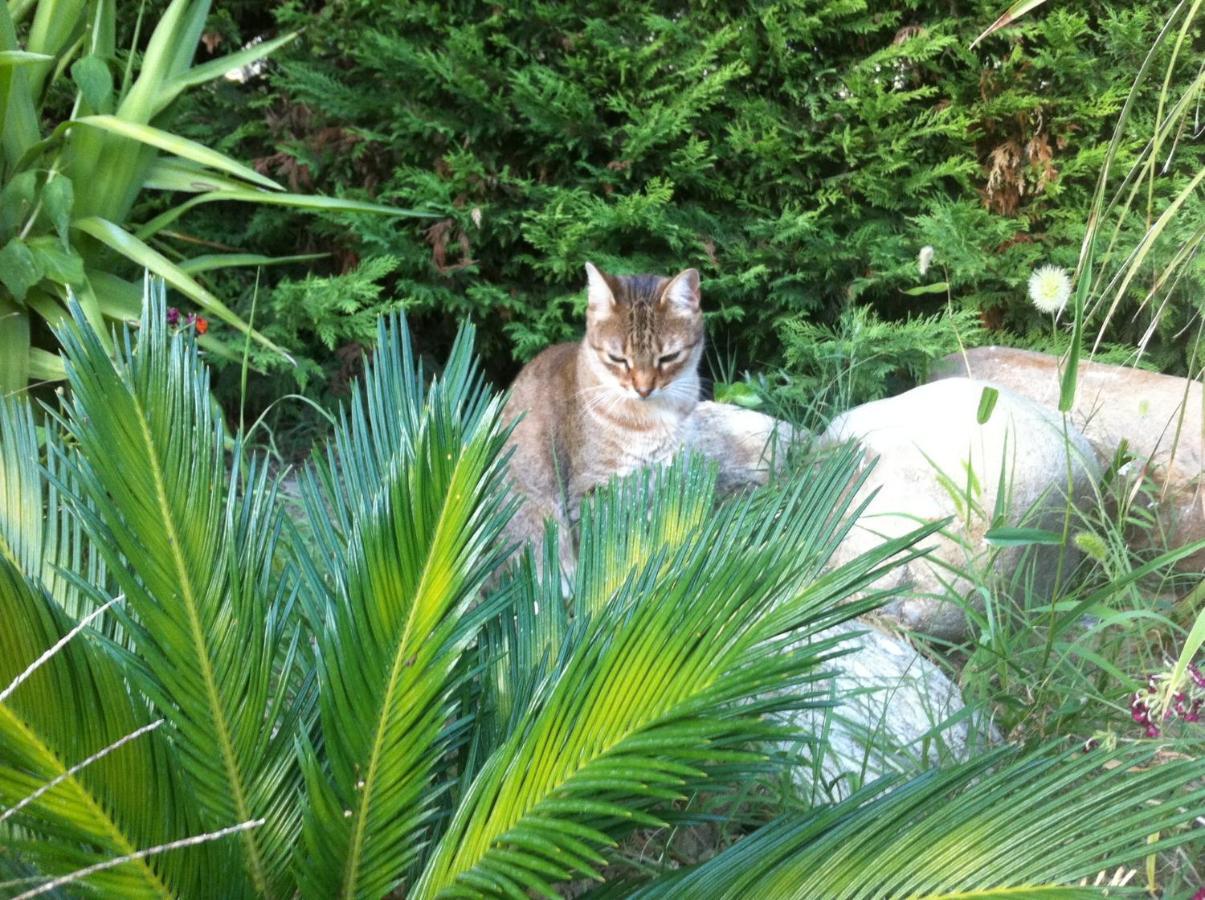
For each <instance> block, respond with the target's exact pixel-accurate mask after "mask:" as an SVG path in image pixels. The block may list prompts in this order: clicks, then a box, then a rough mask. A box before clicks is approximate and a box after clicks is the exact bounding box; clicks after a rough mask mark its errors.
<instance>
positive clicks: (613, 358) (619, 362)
mask: <svg viewBox="0 0 1205 900" xmlns="http://www.w3.org/2000/svg"><path fill="white" fill-rule="evenodd" d="M607 359H609V360H611V362H613V363H615V365H617V366H623V367H624V368H625V369H626V368H627V367H628V361H627V360H626V359H624V358H623V357H622V356H616V355H615V354H614V353H608V354H607Z"/></svg>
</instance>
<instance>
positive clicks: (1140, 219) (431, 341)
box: [189, 0, 1203, 380]
mask: <svg viewBox="0 0 1205 900" xmlns="http://www.w3.org/2000/svg"><path fill="white" fill-rule="evenodd" d="M999 7H1000V2H999V0H976V2H972V3H969V4H962V5H961V6H959V7H958V8H957V9H956V10H954V9H952V8H951V7H950V6H949V5H948V4H946V3H939V2H935V0H909V2H905V3H898V4H889V5H885V4H871V3H866V2H846V0H841V2H835V0H790V2H773V3H765V4H758V5H756V6H755V7H750V5H749V4H745V3H739V4H738V3H708V4H691V5H689V6H688V5H686V4H674V3H664V2H651V0H642V2H630V3H623V4H588V5H585V6H583V5H581V4H563V3H552V2H537V3H528V4H519V5H507V4H494V3H472V2H464V3H451V4H377V3H368V2H363V0H350V2H347V3H339V4H328V5H324V6H322V7H320V8H318V9H314V8H313V7H310V6H308V5H298V4H284V5H281V6H279V7H277V13H276V15H277V20H278V22H279V24H280V25H281V26H283V27H286V28H302V27H304V29H305V30H304V33H303V35H302V37H301V38H300V39H299V41H298V42H296V43H295V44H294V45H293V46H292V47H291V48H289V49H288V50H287V51H286V54H285V55H283V56H281V57H280V58H281V60H282V63H281V65H280V67H279V68H278V69H274V70H273V71H272V75H271V79H270V83H268V84H265V83H262V82H261V83H259V84H256V85H253V86H251V87H249V88H247V89H242V90H241V91H238V92H231V91H229V90H228V89H227V88H226V87H223V88H222V90H221V91H219V92H217V93H214V94H211V95H207V96H205V97H203V98H199V99H200V100H202V101H203V102H204V104H205V105H204V106H198V107H196V108H194V109H193V110H192V111H191V112H190V113H189V117H190V118H191V119H193V120H194V126H193V127H194V128H196V129H198V130H199V131H200V130H206V129H209V128H211V126H210V125H208V124H205V123H210V122H212V121H219V122H221V121H224V120H225V119H229V118H230V116H231V110H237V111H241V110H244V109H245V104H246V102H247V97H248V93H247V92H248V91H251V94H250V96H251V97H252V98H253V99H254V102H255V103H256V104H257V105H258V106H259V107H260V108H262V109H263V111H264V112H263V121H262V122H260V123H259V124H258V125H255V126H247V127H244V128H242V129H241V130H239V131H238V136H237V138H236V139H234V140H233V142H232V144H231V147H232V148H234V147H240V148H244V149H240V151H239V152H241V153H243V154H244V155H250V156H259V158H260V160H261V162H262V163H263V164H264V165H265V166H266V167H267V169H268V170H269V171H271V172H273V174H276V175H278V176H279V177H281V178H292V179H294V180H296V181H297V182H298V183H301V184H310V183H312V184H314V185H316V186H318V187H320V188H321V189H323V190H326V191H330V192H336V191H340V190H343V189H344V188H351V187H359V188H367V189H370V190H372V191H373V192H375V193H376V195H377V196H378V197H379V198H381V199H383V200H386V201H388V202H398V203H402V204H406V205H414V204H417V203H423V204H430V205H431V206H432V208H434V209H436V210H438V211H439V212H440V214H441V216H442V218H440V219H439V220H438V221H437V222H436V223H435V224H434V225H433V226H431V227H428V226H427V225H423V226H422V227H416V226H415V225H413V224H412V223H394V222H387V221H383V220H378V221H365V222H362V223H359V224H358V225H357V227H356V234H355V236H354V237H351V236H349V235H348V234H347V228H346V223H345V222H344V221H340V222H337V223H336V222H333V221H332V222H330V223H327V224H326V225H325V226H324V227H323V228H322V229H321V233H320V234H318V235H315V234H313V233H312V232H307V233H306V234H304V235H303V236H302V239H301V240H300V241H299V240H298V232H299V231H300V229H296V228H293V227H290V226H289V224H288V220H287V219H285V220H280V219H279V217H277V221H269V220H268V219H267V217H263V216H260V217H256V218H255V219H254V220H253V221H252V222H250V223H231V222H229V221H226V220H222V221H221V223H220V225H221V227H223V228H229V227H231V226H233V229H234V230H233V234H235V235H238V234H239V233H240V231H239V229H240V228H243V227H246V228H248V229H252V230H254V231H255V232H257V233H260V234H264V235H266V234H268V233H271V235H273V236H274V239H275V240H277V241H278V242H279V243H277V244H273V246H275V247H276V249H277V252H282V253H292V252H299V251H301V250H307V249H314V248H315V247H321V246H323V244H324V243H329V244H334V245H335V246H337V247H341V248H342V249H343V251H344V255H345V256H346V255H347V254H352V253H354V254H355V255H358V256H361V257H370V256H377V255H382V254H387V255H390V256H392V257H395V258H396V259H397V260H398V261H399V264H398V268H397V270H396V271H395V272H394V273H393V274H392V275H391V276H390V277H389V278H388V279H387V282H386V283H387V288H388V290H387V297H390V298H395V299H397V300H400V301H401V302H403V303H404V304H405V305H406V306H407V308H408V309H409V311H410V314H411V319H412V321H413V322H414V324H415V328H416V333H417V334H418V335H419V337H420V340H421V341H422V342H423V344H424V345H426V346H435V347H440V346H446V345H447V344H448V342H449V341H450V340H451V337H452V334H453V329H451V328H450V327H449V326H448V322H449V320H452V321H454V320H456V319H458V318H461V317H469V318H472V319H473V320H474V321H475V322H477V323H478V325H479V327H480V329H481V332H480V333H481V346H482V352H483V354H484V355H485V360H486V365H487V369H488V370H489V371H490V372H491V374H493V375H495V376H496V377H497V378H498V379H499V380H503V379H505V378H507V377H508V376H509V375H511V374H513V372H514V370H515V367H516V364H517V361H518V360H522V359H526V358H529V357H530V356H531V355H532V354H534V353H535V352H536V351H537V350H538V349H540V348H541V347H543V346H544V345H546V344H547V343H549V342H552V341H557V340H564V339H566V338H569V337H571V336H573V335H575V334H577V333H578V330H579V312H580V309H581V305H582V302H583V301H582V290H581V288H582V280H583V279H582V263H583V262H584V261H585V260H587V259H593V260H595V261H596V262H599V263H600V264H603V265H609V266H613V267H616V268H617V269H620V270H644V271H668V270H672V269H676V268H679V267H681V266H683V265H688V264H689V265H695V266H698V267H699V268H700V269H701V271H702V272H703V273H704V282H705V287H704V293H705V303H706V308H707V309H708V311H709V320H710V327H711V331H712V334H713V338H714V340H715V342H716V343H717V344H718V345H719V346H720V347H722V348H725V349H731V350H732V352H734V353H736V354H737V355H738V356H739V359H738V362H739V364H740V366H741V367H742V368H743V367H746V366H750V365H754V366H756V365H763V364H774V363H779V362H781V361H782V353H781V348H780V346H779V345H778V343H777V341H776V340H775V335H776V333H777V332H776V328H777V325H778V323H779V322H780V321H781V320H782V319H784V318H791V319H799V318H803V319H808V320H818V321H832V320H833V319H835V318H836V315H837V313H838V311H839V310H841V309H843V308H845V307H846V306H847V305H848V304H849V303H850V302H851V301H852V302H855V303H857V304H859V305H862V306H868V307H871V308H873V309H874V310H876V311H877V313H878V314H879V315H880V317H882V318H884V319H887V320H894V319H897V318H900V317H902V316H903V315H904V314H905V313H909V314H911V313H915V312H920V313H923V314H932V313H934V312H936V311H937V310H938V308H939V303H938V298H928V299H927V300H926V299H922V300H919V301H918V300H916V299H914V298H910V297H907V296H906V295H905V294H903V293H902V292H903V291H904V290H907V289H909V288H911V287H913V286H914V285H916V284H917V278H916V273H915V259H916V254H917V251H918V250H919V249H920V247H921V246H923V245H925V244H930V245H932V246H934V247H935V248H936V254H937V261H938V263H939V264H940V265H942V266H944V267H945V270H946V274H947V275H948V280H949V282H950V285H951V288H952V291H953V296H954V297H955V298H956V303H957V304H958V305H959V306H960V307H961V308H966V309H974V310H978V311H980V313H981V314H982V318H983V321H984V323H985V324H986V325H987V326H988V327H989V328H990V329H994V330H997V331H1001V330H1003V331H1006V332H1010V333H1013V334H1032V335H1036V336H1037V338H1038V339H1039V340H1046V339H1047V337H1048V336H1049V333H1050V330H1049V324H1050V323H1049V319H1048V318H1045V317H1043V316H1040V315H1039V314H1037V313H1036V312H1035V311H1034V310H1033V309H1032V308H1031V307H1030V305H1029V303H1028V301H1027V300H1026V297H1025V282H1026V279H1027V277H1028V275H1029V273H1030V271H1031V269H1032V268H1033V267H1034V266H1035V265H1037V264H1041V263H1054V264H1060V265H1062V266H1064V267H1066V268H1068V269H1070V268H1071V267H1073V265H1074V263H1075V260H1076V255H1077V252H1078V249H1079V246H1080V243H1081V241H1082V239H1083V231H1084V224H1085V221H1086V219H1087V215H1088V209H1089V206H1090V203H1091V198H1092V192H1093V186H1094V183H1095V181H1096V178H1097V175H1098V173H1099V170H1100V168H1101V164H1102V161H1103V159H1104V155H1105V151H1106V146H1107V143H1108V139H1109V136H1110V134H1111V132H1112V129H1113V125H1114V122H1115V120H1116V118H1117V114H1118V110H1119V109H1120V107H1121V105H1122V103H1123V102H1124V100H1125V98H1126V96H1127V93H1128V91H1129V88H1130V84H1131V81H1132V79H1133V77H1134V73H1135V72H1136V71H1137V70H1138V69H1139V67H1140V65H1141V63H1142V61H1143V59H1144V57H1145V55H1146V53H1147V51H1148V49H1149V48H1150V46H1151V44H1152V41H1153V38H1154V35H1155V34H1156V33H1157V32H1158V30H1159V29H1160V28H1161V27H1162V25H1163V23H1164V21H1165V19H1166V17H1167V15H1168V13H1169V11H1170V10H1171V8H1172V6H1171V4H1170V3H1154V4H1134V3H1128V2H1084V3H1078V4H1068V3H1049V4H1046V5H1045V6H1044V7H1042V8H1041V9H1039V10H1038V11H1036V12H1034V13H1031V14H1030V15H1029V16H1028V17H1026V18H1024V19H1023V20H1022V21H1021V22H1020V23H1019V24H1017V25H1015V26H1013V27H1011V28H1009V29H1006V30H1004V31H1002V32H1000V33H999V34H996V35H993V36H992V37H989V38H987V39H986V40H985V41H984V42H983V43H982V44H981V45H980V46H978V47H977V48H976V49H974V50H971V49H968V46H969V44H970V43H971V40H972V39H973V38H974V37H975V36H976V35H977V34H978V32H979V31H981V30H982V29H983V28H984V27H985V26H986V24H987V23H989V22H991V21H992V20H993V19H995V18H996V16H997V15H998V13H999V12H1000V8H999ZM234 18H235V20H236V22H240V21H241V20H240V19H239V15H238V13H237V12H236V13H235V16H234ZM239 27H240V28H242V35H241V39H246V38H248V37H250V36H252V35H253V34H255V33H256V31H255V30H254V29H255V28H256V27H262V23H259V24H258V25H256V24H253V22H252V20H251V18H250V16H247V17H246V22H245V23H243V24H239ZM1195 34H1196V30H1195V27H1194V29H1193V30H1191V31H1190V35H1189V38H1190V41H1191V38H1192V37H1193V35H1195ZM1190 45H1191V44H1190ZM1169 53H1170V49H1169V47H1168V46H1164V47H1163V48H1162V50H1161V51H1160V54H1159V57H1160V58H1159V62H1160V63H1161V64H1162V63H1166V61H1167V58H1168V54H1169ZM1189 57H1191V54H1186V53H1181V55H1180V58H1179V63H1178V65H1177V66H1176V69H1175V75H1176V77H1177V78H1179V77H1180V76H1183V78H1184V82H1185V83H1188V82H1191V79H1192V78H1193V77H1194V76H1195V75H1196V69H1195V68H1194V66H1195V63H1194V62H1193V61H1192V60H1191V59H1190V58H1189ZM1157 71H1161V70H1158V69H1157ZM1158 90H1159V84H1158V79H1154V80H1152V81H1148V83H1147V84H1145V85H1144V86H1143V87H1142V88H1141V90H1140V92H1139V94H1138V96H1137V97H1136V103H1135V108H1134V111H1133V114H1132V120H1133V124H1134V126H1135V128H1136V129H1138V130H1136V131H1135V134H1136V135H1138V137H1131V138H1128V139H1127V140H1125V141H1123V142H1122V145H1121V146H1120V149H1119V153H1118V157H1117V165H1118V167H1119V170H1120V171H1122V172H1124V171H1126V169H1127V168H1128V166H1129V164H1130V163H1131V162H1132V161H1133V160H1134V159H1135V158H1136V157H1137V154H1138V152H1139V151H1140V149H1141V145H1142V143H1144V142H1145V137H1141V134H1142V132H1141V128H1142V127H1147V129H1148V131H1147V133H1148V134H1149V125H1150V122H1151V121H1153V119H1154V117H1155V109H1156V105H1157V104H1156V100H1155V98H1156V95H1157V93H1158ZM240 114H241V113H240ZM1170 158H1171V167H1170V169H1169V171H1168V172H1167V173H1166V174H1164V173H1162V172H1158V173H1156V174H1155V177H1154V179H1153V182H1152V184H1153V196H1154V197H1155V198H1156V200H1158V199H1159V198H1164V197H1167V196H1173V195H1174V194H1175V192H1176V191H1178V190H1180V189H1182V188H1183V187H1184V186H1185V185H1186V184H1187V182H1188V179H1189V178H1190V177H1191V176H1192V174H1193V173H1194V172H1195V171H1196V170H1197V169H1198V168H1199V167H1200V162H1201V159H1202V150H1201V147H1200V144H1199V142H1196V143H1194V142H1192V141H1190V140H1188V138H1187V135H1185V136H1183V139H1181V140H1180V141H1179V142H1178V143H1177V144H1176V148H1175V152H1174V153H1173V154H1171V157H1170ZM1140 205H1142V204H1140ZM1146 217H1147V212H1146V210H1145V209H1142V210H1140V209H1138V208H1137V206H1136V207H1135V208H1134V210H1133V211H1132V213H1131V214H1130V215H1127V216H1126V217H1125V219H1124V221H1123V222H1122V227H1121V231H1120V237H1119V245H1118V246H1120V247H1132V246H1134V245H1135V244H1136V243H1137V236H1138V235H1139V234H1140V233H1141V232H1142V231H1143V230H1144V229H1145V225H1146ZM1185 218H1187V217H1185ZM214 224H215V227H217V224H218V223H214ZM1192 229H1193V223H1192V222H1189V221H1183V220H1182V221H1180V222H1178V223H1176V224H1175V226H1174V228H1173V231H1174V234H1169V235H1168V238H1169V241H1170V243H1169V244H1168V245H1167V247H1164V246H1160V247H1157V248H1155V252H1154V253H1153V255H1152V257H1151V259H1150V260H1148V261H1147V263H1148V266H1152V267H1153V266H1156V265H1161V264H1162V263H1163V262H1165V261H1166V259H1167V257H1168V255H1169V254H1171V253H1173V252H1174V249H1175V248H1177V247H1179V246H1181V245H1182V243H1183V242H1184V240H1186V239H1187V237H1188V236H1189V235H1190V234H1191V232H1192ZM1168 247H1170V248H1172V249H1168ZM345 269H346V266H341V267H340V268H339V269H337V270H336V271H344V270H345ZM1140 281H1146V279H1145V277H1144V278H1143V279H1140ZM1202 284H1203V279H1202V277H1201V274H1200V271H1199V269H1196V270H1191V271H1189V272H1187V273H1186V274H1185V276H1184V278H1182V279H1180V280H1179V281H1177V282H1176V283H1175V284H1169V285H1166V286H1165V287H1166V288H1168V289H1169V290H1168V291H1166V294H1167V296H1169V297H1170V303H1171V305H1172V306H1173V307H1175V308H1176V310H1178V313H1177V315H1174V316H1168V317H1167V318H1166V319H1165V321H1164V322H1163V323H1162V324H1161V325H1160V332H1159V337H1158V338H1157V339H1156V340H1155V341H1154V343H1153V344H1152V347H1151V351H1152V352H1153V353H1155V358H1156V359H1157V360H1158V361H1159V363H1160V364H1161V365H1163V366H1164V367H1170V368H1172V369H1177V368H1180V369H1182V368H1183V366H1184V365H1185V347H1184V344H1185V342H1186V340H1187V338H1185V337H1184V336H1179V337H1177V336H1176V335H1177V334H1178V332H1179V329H1180V328H1181V327H1182V325H1183V320H1184V318H1185V316H1186V315H1189V314H1190V313H1191V309H1192V308H1193V304H1194V303H1195V302H1196V300H1197V298H1199V297H1200V296H1201V293H1202V291H1201V288H1202ZM1149 287H1150V284H1149V283H1146V284H1143V285H1142V286H1141V287H1139V286H1138V285H1137V283H1136V284H1135V285H1133V286H1131V289H1130V290H1129V291H1128V292H1127V303H1128V304H1129V305H1130V308H1131V310H1132V309H1133V308H1134V307H1136V305H1137V301H1138V300H1140V299H1141V297H1142V296H1143V295H1144V294H1145V291H1146V289H1147V288H1149ZM942 299H943V300H944V298H942ZM1149 312H1150V310H1149V308H1148V310H1147V313H1149ZM1145 322H1146V320H1145V319H1144V318H1143V317H1142V316H1140V317H1139V319H1138V320H1137V321H1131V320H1130V318H1129V316H1115V317H1114V320H1113V324H1112V325H1111V327H1110V334H1109V335H1107V336H1106V337H1107V338H1108V339H1112V340H1116V341H1122V342H1124V341H1128V340H1131V338H1132V337H1133V336H1134V335H1135V334H1138V333H1141V330H1142V329H1143V328H1144V327H1145ZM1043 336H1046V337H1043ZM993 339H994V340H996V341H998V342H1001V343H1008V342H1009V340H1008V338H1007V337H1005V336H1004V335H1003V334H1000V335H998V336H996V337H994V338H993ZM297 349H299V350H301V351H302V352H304V353H308V354H311V355H313V356H315V357H316V358H319V359H321V358H322V357H324V356H325V355H326V351H325V349H323V348H322V347H321V345H320V344H319V343H318V342H316V341H311V342H310V343H309V344H308V345H307V346H306V347H303V348H297Z"/></svg>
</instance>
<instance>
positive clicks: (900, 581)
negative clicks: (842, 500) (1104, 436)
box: [823, 378, 1099, 640]
mask: <svg viewBox="0 0 1205 900" xmlns="http://www.w3.org/2000/svg"><path fill="white" fill-rule="evenodd" d="M984 387H985V384H984V383H983V382H980V381H972V380H970V379H966V378H952V379H948V380H944V381H938V382H934V383H932V384H927V385H923V386H921V387H918V388H915V389H913V390H911V391H908V392H906V393H904V394H900V395H899V396H896V397H890V398H888V399H886V400H877V401H875V402H873V403H867V404H864V405H863V406H859V407H856V408H855V409H852V410H850V411H849V412H846V413H844V414H843V415H841V416H839V417H838V418H837V419H835V420H834V421H833V422H832V424H831V425H830V426H829V429H828V430H827V431H826V432H825V435H824V437H823V440H824V441H835V442H840V441H846V440H857V441H858V442H860V443H861V445H862V446H863V447H864V448H865V449H866V451H867V453H868V456H869V457H870V458H873V459H875V460H876V463H875V466H874V468H873V470H872V471H871V473H870V476H869V478H868V480H867V482H866V483H865V484H864V485H863V487H862V488H861V489H860V490H859V492H858V494H857V496H856V497H855V498H854V503H855V505H856V504H858V503H861V502H862V501H864V500H868V501H869V505H868V506H867V508H866V509H865V511H864V512H863V513H862V515H861V516H860V518H859V519H858V522H857V524H856V525H855V527H854V528H853V530H852V531H851V532H850V534H849V536H848V537H847V538H846V539H845V540H844V541H843V542H842V543H841V546H840V547H839V548H838V550H837V553H836V557H835V560H834V561H835V562H836V563H842V562H845V561H848V560H850V559H852V558H853V557H855V556H857V555H858V554H860V553H863V552H865V551H867V550H870V549H872V548H873V547H874V546H876V545H877V544H879V543H880V542H882V541H883V540H884V539H887V538H893V537H898V536H901V535H903V534H905V533H907V532H909V531H911V530H913V529H914V528H916V527H917V526H918V525H919V524H921V523H927V522H934V521H938V520H941V519H944V518H946V517H947V516H951V517H953V521H952V522H951V524H950V525H948V526H947V527H946V529H945V530H944V531H943V532H942V533H941V534H939V535H937V536H935V537H934V538H931V539H930V540H929V543H930V544H931V545H932V547H933V550H932V552H931V553H930V554H929V555H928V556H927V557H924V558H921V559H916V560H913V561H912V562H910V563H909V564H907V565H905V566H901V567H898V568H896V569H895V570H893V571H892V572H891V573H889V574H888V575H886V576H884V578H883V579H882V580H880V582H878V583H876V584H875V585H874V587H875V588H876V589H885V590H891V591H894V592H895V593H896V597H895V598H894V599H892V600H891V601H890V602H889V603H888V604H887V606H886V607H884V610H883V613H884V614H885V615H886V616H888V617H889V618H892V619H894V620H896V621H898V622H899V623H900V624H902V625H904V626H906V627H907V628H911V629H914V630H917V631H921V632H924V633H926V634H929V635H932V636H935V637H938V638H943V639H948V640H961V639H963V638H964V637H965V636H966V634H967V624H968V623H967V618H966V615H965V612H964V609H963V606H962V605H960V604H962V603H965V604H967V605H969V606H972V607H974V608H977V609H982V608H983V597H982V594H981V593H980V592H979V591H978V590H977V589H976V587H977V585H981V584H984V583H986V582H987V581H988V580H994V584H993V585H992V587H993V589H994V590H996V591H998V592H1002V593H1004V594H1008V593H1009V592H1010V591H1013V590H1017V589H1021V588H1023V589H1024V590H1025V591H1026V592H1028V593H1030V594H1031V595H1034V596H1038V597H1042V596H1045V595H1046V594H1048V593H1049V592H1050V591H1051V590H1053V587H1054V582H1055V579H1056V572H1057V570H1058V556H1059V553H1060V552H1066V553H1067V554H1068V555H1069V556H1071V555H1073V554H1074V551H1073V550H1072V549H1071V548H1068V549H1067V550H1066V551H1062V550H1061V548H1059V547H1054V546H1048V547H1042V548H1033V547H1030V548H1026V547H997V546H989V545H988V543H987V542H986V540H985V538H984V535H985V533H986V532H987V531H988V529H989V528H991V527H993V524H994V525H1004V526H1010V527H1017V526H1026V527H1034V528H1042V529H1046V530H1049V531H1061V530H1062V528H1063V516H1064V513H1065V511H1066V509H1067V506H1066V504H1067V498H1068V497H1070V498H1071V501H1072V502H1073V503H1087V502H1091V499H1090V498H1091V497H1092V496H1093V494H1092V492H1093V480H1094V479H1095V478H1096V477H1097V476H1098V471H1099V470H1098V467H1097V464H1096V461H1095V457H1094V455H1093V453H1092V448H1091V446H1090V445H1089V444H1088V442H1087V441H1086V440H1085V439H1084V437H1083V435H1081V434H1080V433H1079V432H1078V431H1077V430H1075V429H1074V428H1067V429H1066V430H1064V423H1063V421H1062V419H1061V417H1060V416H1058V415H1057V414H1055V413H1053V412H1051V411H1050V410H1048V409H1045V408H1043V407H1041V406H1038V405H1037V404H1035V403H1032V402H1031V401H1029V400H1026V399H1025V398H1024V397H1022V396H1020V395H1018V394H1014V393H1013V392H1011V391H1008V390H1004V389H1001V390H1000V391H999V398H998V400H997V402H996V405H995V408H994V410H993V412H992V414H991V416H990V418H989V419H988V420H987V422H986V423H985V424H982V425H981V424H979V422H978V420H977V413H978V410H979V405H980V399H981V397H982V396H983V389H984ZM1069 487H1070V491H1068V488H1069ZM997 511H999V512H1000V514H1001V515H1000V520H999V521H997V522H995V523H993V517H994V516H995V515H996V513H997ZM1026 554H1033V557H1034V559H1033V569H1032V576H1033V577H1032V579H1031V580H1029V581H1028V582H1027V583H1026V584H1025V585H1019V584H1014V583H1013V579H1012V578H1011V576H1013V575H1014V574H1015V573H1017V572H1028V571H1029V570H1028V569H1023V568H1022V567H1021V563H1022V559H1023V556H1025V555H1026ZM1074 562H1075V560H1074V559H1071V558H1067V559H1065V560H1064V571H1068V570H1069V569H1070V567H1071V566H1072V565H1074ZM951 597H954V598H955V599H953V600H952V599H951ZM957 598H961V601H958V599H957Z"/></svg>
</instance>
